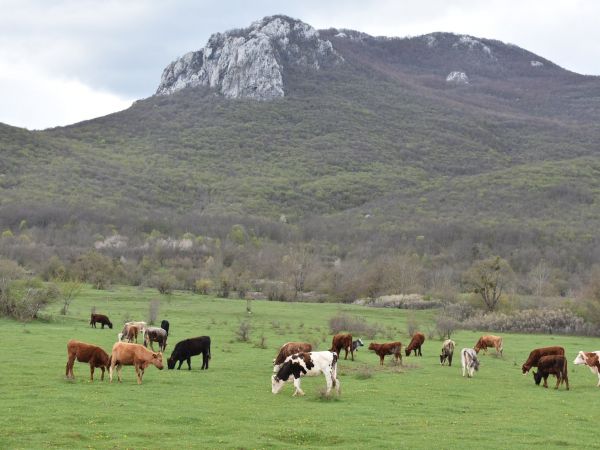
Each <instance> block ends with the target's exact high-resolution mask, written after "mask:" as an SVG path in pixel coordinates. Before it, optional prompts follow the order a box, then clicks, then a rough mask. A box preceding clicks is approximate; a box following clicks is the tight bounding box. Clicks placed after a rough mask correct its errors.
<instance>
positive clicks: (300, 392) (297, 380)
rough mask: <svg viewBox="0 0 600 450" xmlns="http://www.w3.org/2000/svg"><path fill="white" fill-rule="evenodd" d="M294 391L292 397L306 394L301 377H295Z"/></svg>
mask: <svg viewBox="0 0 600 450" xmlns="http://www.w3.org/2000/svg"><path fill="white" fill-rule="evenodd" d="M294 387H295V389H294V393H293V394H292V397H296V396H297V395H299V396H302V395H304V391H303V390H302V389H300V378H294Z"/></svg>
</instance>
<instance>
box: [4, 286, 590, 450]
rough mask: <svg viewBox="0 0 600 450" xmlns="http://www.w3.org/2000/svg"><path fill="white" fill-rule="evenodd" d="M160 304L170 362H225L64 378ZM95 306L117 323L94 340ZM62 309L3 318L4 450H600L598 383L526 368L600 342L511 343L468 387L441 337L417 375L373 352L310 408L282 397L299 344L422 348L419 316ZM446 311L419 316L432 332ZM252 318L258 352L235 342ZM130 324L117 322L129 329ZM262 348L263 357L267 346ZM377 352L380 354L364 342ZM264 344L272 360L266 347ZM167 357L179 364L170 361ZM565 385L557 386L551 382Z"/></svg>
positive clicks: (524, 339) (132, 299) (118, 293)
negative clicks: (139, 379)
mask: <svg viewBox="0 0 600 450" xmlns="http://www.w3.org/2000/svg"><path fill="white" fill-rule="evenodd" d="M154 298H159V299H160V302H161V304H160V313H159V316H158V317H159V321H160V319H162V318H166V319H168V320H169V321H170V323H171V336H170V340H169V345H168V346H167V352H166V353H167V356H168V355H169V354H170V352H171V350H172V349H173V347H174V345H175V343H176V342H177V341H178V340H180V339H184V338H187V337H193V336H199V335H205V334H206V335H209V336H211V339H212V360H211V361H210V369H209V370H208V371H200V370H199V369H200V366H201V357H200V356H199V357H194V358H193V359H192V371H191V372H190V371H188V370H183V368H184V367H187V366H186V365H185V363H184V366H183V367H182V370H180V371H177V370H171V371H170V370H167V369H166V364H165V370H163V371H158V370H157V369H156V368H154V367H150V368H148V369H147V371H146V374H145V377H144V383H143V384H142V385H141V386H138V385H137V384H136V380H135V374H134V369H133V368H132V367H125V368H124V369H123V377H124V380H123V383H122V384H118V383H113V384H112V385H110V384H109V383H108V375H107V378H106V379H105V380H104V382H101V381H100V379H99V374H100V372H98V371H97V372H96V374H97V380H96V381H95V382H94V383H93V384H92V383H90V382H89V367H88V365H87V364H81V363H76V365H75V368H74V372H75V381H74V382H71V381H67V380H65V379H64V374H65V363H66V343H67V341H68V340H69V339H71V338H75V339H79V340H82V341H85V342H89V343H94V344H98V345H100V346H102V347H103V348H104V349H105V350H107V351H108V352H110V349H111V347H112V344H113V343H114V342H115V340H116V335H117V333H118V332H119V331H120V324H121V323H122V322H123V321H124V320H125V319H134V320H146V318H147V315H148V304H149V301H150V300H151V299H154ZM92 305H95V306H96V309H97V312H99V313H104V314H107V315H108V316H109V317H110V318H111V320H112V321H113V323H115V327H114V329H113V330H109V329H104V330H102V329H100V328H98V329H92V328H90V327H89V325H88V321H89V313H90V309H91V307H92ZM59 308H60V305H53V306H52V307H51V308H50V309H48V310H47V311H45V316H46V317H47V319H45V320H40V321H37V322H34V323H29V324H21V323H17V322H13V321H9V320H4V319H2V320H0V342H1V343H2V355H3V358H2V360H3V363H2V365H0V395H1V399H2V401H1V405H2V407H1V408H0V448H222V447H226V448H293V447H307V448H319V447H327V448H333V447H337V448H400V447H405V448H458V447H460V448H532V447H534V446H540V445H543V446H545V447H546V448H554V447H579V448H589V447H595V446H598V445H599V444H598V439H597V437H596V434H595V433H594V432H592V431H593V430H595V429H596V427H597V424H598V422H599V421H600V408H599V407H598V399H599V396H600V390H599V389H598V388H596V381H597V380H596V377H595V376H594V375H592V374H591V373H590V371H589V370H588V369H587V368H585V367H575V366H573V365H572V364H570V366H569V375H570V377H569V378H570V382H571V390H570V391H569V392H567V391H565V390H564V387H562V386H561V389H560V390H559V391H558V392H557V391H555V390H554V389H548V390H546V389H543V388H541V387H537V386H535V385H534V383H533V378H532V377H531V375H529V376H527V377H524V376H522V375H521V372H520V366H521V364H522V363H523V362H524V360H525V359H526V357H527V355H528V353H529V351H530V350H531V349H532V348H535V347H539V346H545V345H557V344H558V345H563V346H565V348H566V351H567V356H568V359H569V363H570V362H571V361H572V360H573V359H574V357H575V355H576V352H577V351H578V350H583V349H585V350H597V349H599V348H600V340H598V339H593V338H583V337H563V336H547V335H544V336H543V335H516V334H503V336H504V348H505V352H504V356H503V357H502V358H499V357H495V356H491V355H487V356H482V357H481V360H482V364H481V368H480V371H479V372H478V373H476V375H475V377H474V378H473V379H467V378H463V377H462V376H461V373H460V360H459V358H458V357H456V356H457V355H455V361H454V366H453V367H440V365H439V359H438V355H439V350H440V347H441V342H440V341H439V340H437V339H436V340H428V341H426V342H425V345H424V348H423V354H424V356H423V357H422V358H415V357H409V358H406V357H405V358H404V364H403V366H396V365H394V364H393V363H391V362H386V365H385V366H384V367H380V366H379V365H378V358H377V356H376V355H374V354H372V353H370V352H369V351H367V350H366V348H363V349H361V351H359V352H358V354H357V357H356V361H354V362H352V361H350V360H348V361H344V360H342V361H341V362H340V364H339V369H338V373H339V379H340V381H341V389H342V394H341V396H340V397H339V398H332V399H326V398H323V397H322V396H321V395H320V392H321V390H322V389H323V388H324V386H325V380H324V378H323V377H316V378H305V379H303V381H302V386H303V389H304V391H305V392H306V396H305V397H302V398H293V397H292V396H291V394H292V391H293V389H292V386H291V385H289V386H286V387H285V388H284V389H283V391H282V392H281V393H280V394H279V395H273V394H271V386H270V376H271V370H272V366H271V361H272V359H273V357H274V356H275V353H276V351H277V349H278V347H279V346H280V345H281V344H282V343H284V342H286V341H290V340H307V341H309V342H313V343H314V344H318V349H319V350H326V349H328V348H329V344H330V342H331V333H330V332H329V330H328V326H327V321H328V319H329V318H330V317H332V316H334V315H336V314H338V313H339V312H346V313H348V314H351V315H357V316H362V317H364V318H366V320H367V321H368V322H369V323H377V324H379V325H380V326H381V327H382V329H383V330H384V331H383V332H382V333H381V335H378V336H377V337H376V339H375V340H376V341H379V342H381V341H386V340H391V339H399V340H401V341H402V342H403V343H407V342H408V338H407V331H406V328H407V327H406V319H407V312H406V311H404V310H397V309H369V308H365V307H358V306H349V305H339V304H304V303H279V302H267V301H254V302H252V314H251V315H248V314H247V313H246V302H245V301H241V300H237V299H235V300H234V299H215V298H211V297H205V296H198V295H192V294H188V293H175V294H173V295H170V296H159V295H158V294H157V293H156V291H154V290H141V289H136V288H127V287H118V288H115V289H114V290H111V291H96V290H92V289H87V288H86V289H84V290H83V291H82V293H81V294H80V295H79V297H78V298H76V299H75V300H74V302H73V304H72V306H71V309H70V311H69V314H68V316H66V317H61V316H59V315H58V311H59ZM434 314H435V312H432V311H424V312H421V311H419V312H415V313H414V318H415V319H416V320H417V321H418V322H419V323H420V325H421V329H423V330H426V329H427V328H429V327H430V323H431V320H432V317H433V315H434ZM243 320H249V321H250V323H251V327H252V328H251V336H250V341H249V342H239V341H238V340H237V339H236V330H238V329H239V325H240V322H241V321H243ZM117 324H119V325H117ZM479 334H480V333H475V332H459V333H456V335H455V336H453V339H454V340H455V341H456V343H457V347H458V349H460V348H462V347H465V346H468V347H470V346H473V344H474V343H475V341H476V338H477V336H478V335H479ZM261 341H263V342H262V346H261ZM364 341H365V344H366V345H368V343H369V342H370V341H369V340H367V339H364ZM261 347H266V348H261ZM165 359H166V358H165ZM553 380H554V379H549V384H550V385H551V386H552V383H553Z"/></svg>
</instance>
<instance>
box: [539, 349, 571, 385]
mask: <svg viewBox="0 0 600 450" xmlns="http://www.w3.org/2000/svg"><path fill="white" fill-rule="evenodd" d="M537 368H538V371H537V372H533V379H534V380H535V384H537V385H538V386H539V384H540V381H542V378H543V379H544V387H545V388H547V387H548V376H549V375H554V376H556V387H555V389H558V386H560V383H563V382H564V383H566V384H567V391H568V390H569V375H568V373H567V358H565V357H564V356H563V355H548V356H542V357H541V358H540V359H539V361H538V365H537Z"/></svg>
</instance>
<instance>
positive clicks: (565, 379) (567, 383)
mask: <svg viewBox="0 0 600 450" xmlns="http://www.w3.org/2000/svg"><path fill="white" fill-rule="evenodd" d="M563 381H564V382H565V383H566V385H567V391H568V390H569V376H568V375H565V377H564V378H563Z"/></svg>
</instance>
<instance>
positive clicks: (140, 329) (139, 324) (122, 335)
mask: <svg viewBox="0 0 600 450" xmlns="http://www.w3.org/2000/svg"><path fill="white" fill-rule="evenodd" d="M131 325H133V326H135V327H137V329H138V332H139V333H144V331H145V330H146V327H147V326H148V325H147V324H146V322H126V323H125V325H123V330H122V331H121V332H120V333H119V335H118V340H119V341H122V340H123V338H127V329H128V328H129V327H130V326H131Z"/></svg>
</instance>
